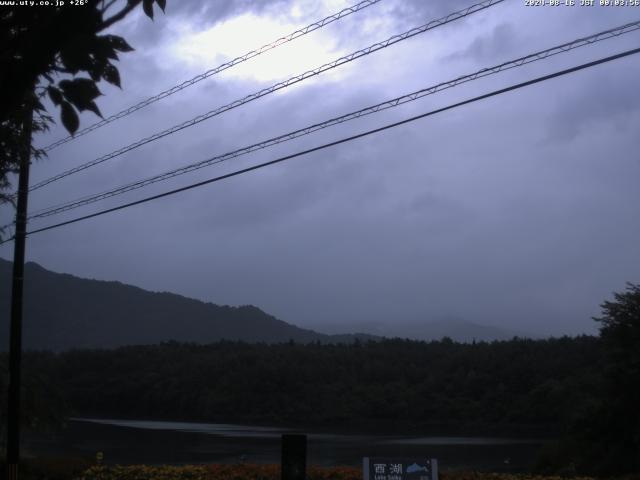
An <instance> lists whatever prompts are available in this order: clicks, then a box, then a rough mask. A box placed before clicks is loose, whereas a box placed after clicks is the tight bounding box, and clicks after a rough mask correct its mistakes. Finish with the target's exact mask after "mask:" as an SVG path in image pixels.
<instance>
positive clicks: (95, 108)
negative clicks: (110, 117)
mask: <svg viewBox="0 0 640 480" xmlns="http://www.w3.org/2000/svg"><path fill="white" fill-rule="evenodd" d="M85 110H91V111H92V112H93V113H95V114H96V115H97V116H99V117H100V118H104V117H103V116H102V113H100V109H99V108H98V105H96V102H89V103H88V104H87V106H86V108H85Z"/></svg>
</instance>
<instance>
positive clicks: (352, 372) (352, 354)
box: [24, 336, 602, 434]
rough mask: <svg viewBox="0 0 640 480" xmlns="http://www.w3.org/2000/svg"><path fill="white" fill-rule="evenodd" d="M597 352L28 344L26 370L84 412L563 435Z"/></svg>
mask: <svg viewBox="0 0 640 480" xmlns="http://www.w3.org/2000/svg"><path fill="white" fill-rule="evenodd" d="M601 356H602V352H601V349H600V347H599V342H598V339H597V338H594V337H587V336H584V337H578V338H560V339H551V340H536V341H534V340H521V339H514V340H512V341H503V342H492V343H484V342H481V343H475V344H460V343H455V342H452V341H450V340H448V339H444V340H442V341H439V342H429V343H426V342H416V341H409V340H399V339H396V340H387V341H382V342H368V343H355V344H352V345H321V344H319V343H312V344H296V343H293V342H291V343H285V344H277V345H267V344H248V343H240V342H219V343H214V344H210V345H204V346H203V345H196V344H181V343H175V342H171V343H164V344H161V345H155V346H136V347H123V348H119V349H116V350H75V351H70V352H66V353H57V354H56V353H48V352H31V353H29V354H28V355H27V356H26V357H25V361H24V363H25V368H26V369H27V372H26V373H25V380H27V381H29V379H31V382H35V381H37V382H38V383H36V384H34V388H38V385H39V386H40V388H44V389H46V390H47V398H49V399H51V398H52V397H53V394H54V392H56V391H57V392H58V394H57V395H58V397H60V398H62V399H63V400H64V403H66V406H67V409H68V413H69V414H73V415H79V416H82V415H84V416H88V415H91V416H104V417H137V418H154V419H181V420H199V421H211V422H229V421H234V422H251V423H276V424H296V425H309V426H314V425H316V426H319V425H328V424H330V425H336V424H338V425H343V426H349V427H359V428H367V427H369V426H371V427H375V428H376V429H384V430H390V431H392V430H394V429H402V430H404V431H406V430H407V429H410V430H413V431H416V432H424V431H434V432H435V431H449V432H451V431H461V432H466V433H470V432H484V433H486V432H487V429H491V430H502V431H510V432H513V431H515V430H516V429H517V430H518V431H523V429H524V431H525V432H528V433H541V434H548V433H552V434H558V433H560V431H561V430H562V428H563V427H565V426H566V425H568V424H569V423H570V422H572V421H573V419H574V417H575V416H576V415H579V414H580V412H581V411H582V410H583V409H584V408H586V403H587V402H588V401H589V399H590V398H592V397H593V392H594V391H595V390H597V388H598V385H599V380H598V378H597V376H596V375H594V374H593V368H592V367H593V366H594V365H599V364H600V363H601ZM30 372H33V375H32V373H30ZM36 397H37V396H36ZM57 404H58V405H62V404H61V403H60V402H58V403H57ZM51 416H52V415H49V417H51Z"/></svg>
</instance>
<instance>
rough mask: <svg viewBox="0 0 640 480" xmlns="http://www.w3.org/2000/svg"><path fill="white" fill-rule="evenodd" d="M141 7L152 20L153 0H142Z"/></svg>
mask: <svg viewBox="0 0 640 480" xmlns="http://www.w3.org/2000/svg"><path fill="white" fill-rule="evenodd" d="M142 9H143V10H144V13H145V14H146V15H147V17H149V18H150V19H151V20H153V0H142Z"/></svg>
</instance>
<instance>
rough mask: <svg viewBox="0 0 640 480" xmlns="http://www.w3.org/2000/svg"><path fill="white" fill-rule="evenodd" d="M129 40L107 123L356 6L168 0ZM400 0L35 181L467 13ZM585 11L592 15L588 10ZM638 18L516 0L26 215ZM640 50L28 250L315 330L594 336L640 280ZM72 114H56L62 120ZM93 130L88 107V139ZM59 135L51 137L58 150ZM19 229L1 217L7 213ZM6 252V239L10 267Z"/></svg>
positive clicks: (100, 175)
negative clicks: (461, 325) (411, 325)
mask: <svg viewBox="0 0 640 480" xmlns="http://www.w3.org/2000/svg"><path fill="white" fill-rule="evenodd" d="M167 3H168V5H167V11H166V15H162V14H159V12H157V14H156V19H155V21H154V22H151V21H150V20H149V19H148V18H147V17H145V16H144V15H143V14H142V12H137V13H136V14H135V15H131V16H130V17H129V18H127V19H126V20H125V21H123V22H121V23H120V24H118V25H117V27H116V28H114V29H113V33H117V34H120V35H122V36H124V37H125V38H126V39H127V40H128V41H129V43H130V44H131V45H132V46H134V47H135V48H136V51H135V52H131V53H128V54H123V55H122V60H121V62H120V63H119V68H120V73H121V77H122V84H123V89H122V90H119V89H117V88H114V87H112V86H110V85H103V86H101V90H102V92H103V93H104V96H103V97H101V98H100V99H99V101H98V104H99V107H100V109H101V110H102V112H103V114H105V116H107V115H110V114H113V113H116V112H117V111H119V110H120V109H122V108H124V107H127V106H129V105H131V104H133V103H136V102H138V101H140V100H142V99H144V98H146V97H148V96H151V95H153V94H155V93H157V92H159V91H162V90H164V89H166V88H169V87H171V86H173V85H175V84H177V83H179V82H181V81H182V80H186V79H189V78H191V77H193V76H195V75H197V74H199V73H202V72H204V71H205V70H208V69H210V68H212V67H215V66H217V65H218V64H220V63H222V62H224V61H228V60H230V59H232V58H234V57H235V56H237V55H239V54H243V53H245V52H246V51H248V50H251V49H253V48H256V47H258V46H260V45H262V44H264V43H267V42H269V41H271V40H274V39H276V38H278V37H280V36H282V35H285V34H287V33H290V32H291V31H293V30H295V29H297V28H300V27H302V26H305V25H307V24H309V23H311V22H313V21H315V20H318V19H320V18H322V17H324V16H326V15H328V14H331V13H333V12H336V11H338V10H340V9H341V8H344V7H346V6H348V5H350V4H351V3H355V1H353V0H351V1H341V0H330V1H324V2H321V1H315V0H314V1H311V0H309V1H300V0H281V1H275V0H272V1H270V0H256V1H253V2H252V1H241V0H235V1H228V2H226V1H225V2H222V1H219V2H208V1H204V0H203V1H196V0H169V1H168V2H167ZM471 3H472V2H465V1H455V2H453V1H446V2H445V1H420V0H415V1H408V0H382V1H381V2H380V3H378V4H377V5H374V6H371V7H369V8H367V9H365V10H363V11H361V12H359V13H356V14H353V15H351V16H348V17H346V18H344V19H343V20H340V21H338V22H334V23H333V24H331V25H329V26H327V27H325V28H322V29H320V30H317V31H315V32H313V33H311V34H309V35H307V36H305V37H303V38H301V39H298V40H295V41H294V42H291V43H289V44H287V45H285V46H282V47H280V48H277V49H276V50H273V51H271V52H269V53H266V54H264V55H262V56H261V57H259V58H257V59H253V60H250V61H248V62H246V63H245V64H243V65H241V66H239V67H235V68H232V69H230V70H227V71H225V72H224V73H222V74H219V75H216V76H214V77H211V78H209V79H207V80H205V81H202V82H200V83H198V84H197V85H195V86H193V87H191V88H188V89H186V90H184V91H182V92H180V93H178V94H176V95H173V96H171V97H170V98H167V99H165V100H163V101H161V102H158V103H156V104H154V105H152V106H151V107H148V108H146V109H144V110H142V111H139V112H137V113H135V114H133V115H130V116H128V117H127V118H125V119H122V120H120V121H117V122H114V123H112V124H110V125H108V126H106V127H104V128H102V129H100V130H98V131H96V132H93V133H90V134H88V135H86V136H83V137H81V138H78V139H77V140H75V141H73V142H70V143H68V144H66V145H64V146H62V147H59V148H57V149H55V150H54V151H52V152H51V153H50V155H49V158H48V159H45V160H43V161H40V162H38V163H36V164H35V165H34V166H33V168H32V175H31V182H32V184H33V183H35V182H37V181H39V180H42V179H45V178H48V177H49V176H51V175H54V174H56V173H59V172H61V171H63V170H66V169H68V168H71V167H73V166H75V165H78V164H81V163H84V162H87V161H89V160H92V159H94V158H96V157H98V156H100V155H103V154H105V153H109V152H111V151H112V150H116V149H118V148H120V147H122V146H125V145H127V144H129V143H131V142H134V141H136V140H138V139H140V138H142V137H145V136H148V135H150V134H153V133H155V132H157V131H160V130H163V129H165V128H167V127H170V126H172V125H175V124H177V123H180V122H182V121H184V120H187V119H189V118H191V117H194V116H196V115H199V114H201V113H204V112H206V111H209V110H212V109H214V108H216V107H218V106H221V105H224V104H226V103H229V102H231V101H233V100H235V99H238V98H241V97H244V96H245V95H248V94H250V93H253V92H256V91H258V90H260V89H261V88H264V87H268V86H270V85H271V84H274V83H276V82H278V81H280V80H284V79H286V78H288V77H290V76H292V75H294V74H298V73H301V72H303V71H305V70H307V69H310V68H313V67H316V66H319V65H321V64H323V63H326V62H328V61H331V60H333V59H335V58H338V57H340V56H342V55H345V54H348V53H350V52H352V51H354V50H358V49H360V48H363V47H366V46H368V45H370V44H372V43H374V42H376V41H379V40H384V39H386V38H387V37H389V36H391V35H393V34H396V33H401V32H403V31H405V30H408V29H409V28H411V27H414V26H419V25H422V24H424V23H426V22H427V21H429V20H431V19H435V18H438V17H441V16H443V15H446V14H447V13H449V12H451V11H454V10H456V9H458V8H462V7H465V6H467V5H470V4H471ZM578 3H579V0H578ZM639 18H640V8H633V7H624V8H622V7H599V6H595V7H591V8H589V7H580V6H574V7H566V6H560V7H550V6H544V7H528V6H525V2H524V0H507V1H506V2H504V3H502V4H500V5H497V6H495V7H492V8H490V9H487V10H485V11H483V12H480V13H476V14H474V15H472V16H470V17H468V18H466V19H463V20H459V21H456V22H454V23H451V24H448V25H445V26H442V27H439V28H437V29H435V30H432V31H430V32H427V33H424V34H421V35H418V36H416V37H414V38H412V39H409V40H407V41H403V42H400V43H399V44H397V45H395V46H392V47H389V48H387V49H385V50H383V51H379V52H376V53H373V54H371V55H369V56H366V57H364V58H361V59H358V60H356V61H354V62H352V63H350V64H348V65H344V66H341V67H339V68H336V69H334V70H333V71H331V72H327V73H324V74H322V75H320V76H318V77H314V78H311V79H309V80H306V81H304V82H302V83H300V84H298V85H296V86H294V87H291V88H287V89H284V90H281V91H280V92H278V93H274V94H271V95H269V96H267V97H264V98H262V99H259V100H257V101H254V102H251V103H249V104H247V105H244V106H242V107H239V108H237V109H234V110H232V111H230V112H227V113H225V114H223V115H221V116H218V117H215V118H213V119H210V120H207V121H205V122H202V123H200V124H199V125H197V126H194V127H192V128H188V129H185V130H183V131H181V132H179V133H176V134H174V135H171V136H169V137H166V138H164V139H161V140H159V141H156V142H153V143H151V144H149V145H146V146H144V147H142V148H139V149H137V150H134V151H132V152H130V153H127V154H125V155H122V156H120V157H118V158H116V159H113V160H110V161H108V162H106V163H104V164H102V165H100V166H96V167H94V168H92V169H89V170H87V171H85V172H83V173H79V174H77V175H73V176H71V177H69V178H66V179H64V180H61V181H59V182H56V183H54V184H52V185H50V186H48V187H45V188H42V189H40V190H38V191H35V192H33V194H32V195H31V198H30V210H37V209H40V208H44V207H47V206H50V205H53V204H57V203H60V202H64V201H67V200H72V199H75V198H77V197H82V196H84V195H87V194H90V193H94V192H98V191H103V190H108V189H109V188H112V187H116V186H119V185H121V184H123V183H127V182H130V181H133V180H137V179H139V178H144V177H147V176H149V175H152V174H155V173H160V172H163V171H165V170H168V169H170V168H175V167H178V166H182V165H186V164H188V163H192V162H195V161H198V160H202V159H205V158H207V157H210V156H213V155H216V154H221V153H225V152H227V151H230V150H233V149H235V148H239V147H243V146H246V145H249V144H251V143H254V142H256V141H259V140H263V139H268V138H270V137H272V136H275V135H278V134H282V133H286V132H288V131H291V130H294V129H297V128H301V127H304V126H306V125H310V124H312V123H315V122H318V121H322V120H324V119H327V118H330V117H333V116H337V115H340V114H343V113H348V112H350V111H353V110H356V109H359V108H363V107H366V106H369V105H372V104H375V103H378V102H381V101H383V100H386V99H390V98H393V97H395V96H398V95H402V94H405V93H409V92H412V91H414V90H418V89H420V88H424V87H428V86H431V85H433V84H436V83H439V82H442V81H446V80H449V79H453V78H455V77H457V76H460V75H463V74H466V73H471V72H473V71H475V70H478V69H480V68H482V67H486V66H491V65H494V64H498V63H502V62H505V61H508V60H511V59H514V58H517V57H519V56H523V55H526V54H528V53H531V52H534V51H536V50H541V49H544V48H548V47H552V46H554V45H557V44H560V43H564V42H568V41H571V40H573V39H575V38H578V37H583V36H587V35H589V34H592V33H595V32H597V31H600V30H604V29H608V28H611V27H615V26H617V25H620V24H623V23H626V22H630V21H635V20H638V19H639ZM639 45H640V33H639V32H633V33H630V34H627V35H625V36H622V37H620V38H616V39H612V40H607V41H605V42H601V43H599V44H597V45H592V46H588V47H584V48H581V49H578V50H575V51H573V52H570V53H566V54H562V55H558V56H555V57H553V58H551V59H549V60H546V61H542V62H537V63H534V64H531V65H528V66H525V67H522V68H517V69H513V70H510V71H508V72H504V73H500V74H497V75H493V76H490V77H487V78H485V79H482V80H479V81H474V82H470V83H468V84H465V85H462V86H459V87H456V88H454V89H450V90H446V91H444V92H440V93H438V94H436V95H431V96H428V97H426V98H424V99H421V100H418V101H415V102H411V103H409V104H406V105H404V106H401V107H398V108H394V109H391V110H388V111H385V112H381V113H379V114H376V115H372V116H369V117H367V118H365V119H360V120H357V121H352V122H349V123H346V124H343V125H340V126H336V127H332V128H329V129H327V130H324V131H322V132H320V133H316V134H313V135H309V136H306V137H303V138H301V139H298V140H295V141H292V142H287V143H285V144H282V145H280V146H278V147H276V148H270V149H266V150H263V151H261V152H258V153H254V154H251V155H247V156H244V157H241V158H237V159H233V160H230V161H228V162H225V163H224V164H221V165H218V166H215V167H209V168H205V169H202V170H199V171H197V172H194V173H192V174H189V175H184V176H181V177H178V178H176V179H173V180H171V181H168V182H162V183H159V184H156V185H154V186H153V187H149V188H145V189H141V190H138V191H136V192H132V193H129V194H127V195H123V196H119V197H116V198H114V199H111V200H110V201H106V202H103V203H97V204H93V205H92V206H89V207H85V208H83V209H78V210H74V211H72V212H69V213H67V214H63V215H59V216H56V217H50V218H48V219H43V220H39V221H34V222H33V223H32V225H31V228H37V227H41V226H45V225H48V224H50V223H54V222H56V221H61V220H64V219H70V218H73V217H75V216H77V215H79V214H85V213H90V212H93V211H97V210H100V209H102V208H105V207H107V206H113V205H118V204H120V203H123V202H125V201H128V200H134V199H137V198H142V197H143V196H147V195H150V194H152V193H158V192H162V191H165V190H168V189H171V188H175V187H177V186H182V185H186V184H189V183H193V182H195V181H198V180H203V179H206V178H209V177H213V176H216V175H219V174H221V173H225V172H229V171H232V170H236V169H238V168H242V167H244V166H248V165H253V164H256V163H259V162H261V161H266V160H270V159H273V158H276V157H278V156H281V155H285V154H289V153H294V152H297V151H299V150H303V149H305V148H310V147H313V146H316V145H320V144H322V143H326V142H328V141H332V140H336V139H339V138H342V137H344V136H348V135H352V134H354V133H357V132H361V131H364V130H366V129H370V128H373V127H377V126H382V125H385V124H387V123H391V122H394V121H398V120H401V119H403V118H406V117H410V116H413V115H417V114H420V113H423V112H426V111H428V110H432V109H434V108H438V107H441V106H446V105H448V104H451V103H454V102H456V101H460V100H463V99H466V98H469V97H472V96H474V95H479V94H481V93H485V92H488V91H490V90H494V89H497V88H502V87H505V86H508V85H510V84H512V83H516V82H518V81H523V80H526V79H529V78H532V77H534V76H538V75H542V74H546V73H550V72H553V71H556V70H559V69H562V68H567V67H569V66H574V65H577V64H579V63H583V62H585V61H589V60H593V59H597V58H600V57H602V56H606V55H609V54H612V53H617V52H620V51H623V50H626V49H629V48H635V47H638V46H639ZM639 60H640V58H639V57H638V56H632V57H628V58H626V59H622V60H618V61H616V62H612V63H608V64H606V65H602V66H598V67H595V68H592V69H589V70H588V71H583V72H578V73H575V74H572V75H570V76H566V77H562V78H559V79H555V80H551V81H548V82H545V83H542V84H538V85H535V86H531V87H527V88H526V89H522V90H518V91H515V92H511V93H508V94H504V95H500V96H498V97H494V98H491V99H488V100H484V101H482V102H477V103H474V104H471V105H468V106H465V107H461V108H458V109H455V110H451V111H448V112H445V113H442V114H439V115H436V116H433V117H430V118H427V119H423V120H420V121H417V122H413V123H411V124H409V125H404V126H401V127H398V128H395V129H392V130H388V131H386V132H384V133H380V134H377V135H375V136H370V137H367V138H365V139H360V140H357V141H353V142H350V143H348V144H343V145H340V146H337V147H333V148H330V149H327V150H323V151H321V152H317V153H314V154H311V155H307V156H304V157H300V158H297V159H295V160H292V161H290V162H288V163H284V164H279V165H276V166H272V167H268V168H266V169H261V170H258V171H255V172H252V173H249V174H246V175H242V176H238V177H235V178H232V179H229V180H225V181H223V182H219V183H215V184H211V185H208V186H205V187H202V188H199V189H196V190H191V191H188V192H184V193H181V194H178V195H175V196H172V197H169V198H165V199H162V200H158V201H155V202H153V203H148V204H144V205H140V206H136V207H133V208H130V209H127V210H123V211H119V212H117V213H112V214H109V215H105V216H101V217H99V218H95V219H92V220H88V221H84V222H80V223H76V224H74V225H70V226H66V227H63V228H59V229H56V230H52V231H48V232H44V233H39V234H36V235H33V236H32V237H30V238H29V239H28V244H27V257H28V259H29V260H31V261H35V262H37V263H39V264H41V265H43V266H44V267H46V268H48V269H50V270H54V271H58V272H65V273H71V274H74V275H77V276H81V277H89V278H96V279H104V280H119V281H121V282H124V283H130V284H134V285H137V286H140V287H142V288H146V289H150V290H154V291H170V292H175V293H179V294H182V295H185V296H189V297H194V298H198V299H202V300H205V301H210V302H214V303H218V304H229V305H243V304H253V305H256V306H258V307H260V308H262V309H263V310H265V311H267V312H269V313H271V314H273V315H275V316H277V317H278V318H280V319H282V320H285V321H287V322H290V323H293V324H296V325H300V326H314V327H317V326H318V325H322V324H336V323H344V324H355V323H360V322H365V321H374V322H383V323H389V324H391V323H394V322H396V323H407V322H419V321H424V322H427V321H434V320H441V319H443V318H452V317H455V318H460V319H464V320H468V321H471V322H476V323H482V324H488V325H497V326H504V327H509V328H511V329H515V330H520V331H526V332H532V333H536V334H543V335H547V334H554V335H559V334H565V333H567V334H575V333H582V332H589V333H593V332H595V327H596V325H595V322H593V320H591V318H590V317H591V316H594V315H597V314H598V313H599V312H600V308H599V304H600V303H602V301H603V300H605V299H608V298H610V297H611V293H612V292H613V291H621V290H623V289H624V287H625V282H626V281H632V282H640V268H639V261H640V239H639V237H640V221H638V218H639V216H638V205H640V189H639V188H638V178H639V177H640V156H639V155H638V142H639V140H638V138H639V137H638V131H639V129H640V95H639V94H638V85H639V82H638V79H639V74H640V62H639ZM56 117H57V113H56ZM95 120H96V117H95V116H93V114H90V113H89V114H86V115H84V114H83V116H82V118H81V125H82V126H86V125H89V124H90V123H93V122H94V121H95ZM64 134H65V132H64V131H63V129H62V128H61V127H56V128H54V129H53V130H52V131H51V132H50V133H49V134H47V135H43V136H40V137H37V138H36V140H35V143H36V144H37V145H46V144H48V143H50V142H52V141H54V140H56V139H58V138H60V137H62V136H64ZM11 219H12V212H11V210H10V209H9V208H8V207H6V206H5V207H3V208H2V210H1V213H0V220H2V221H3V223H6V222H7V221H10V220H11ZM12 251H13V250H12V246H11V245H4V246H2V247H0V256H2V257H4V258H7V259H9V258H11V255H12Z"/></svg>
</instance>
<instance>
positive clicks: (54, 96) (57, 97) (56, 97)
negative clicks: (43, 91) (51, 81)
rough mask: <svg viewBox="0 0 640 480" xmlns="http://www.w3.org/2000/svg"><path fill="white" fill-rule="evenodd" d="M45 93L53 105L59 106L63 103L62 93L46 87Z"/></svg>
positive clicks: (54, 88)
mask: <svg viewBox="0 0 640 480" xmlns="http://www.w3.org/2000/svg"><path fill="white" fill-rule="evenodd" d="M47 93H48V94H49V98H50V99H51V101H52V102H53V104H54V105H60V104H61V103H62V102H63V101H64V100H63V99H62V93H61V92H60V90H58V89H57V88H56V87H47Z"/></svg>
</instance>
